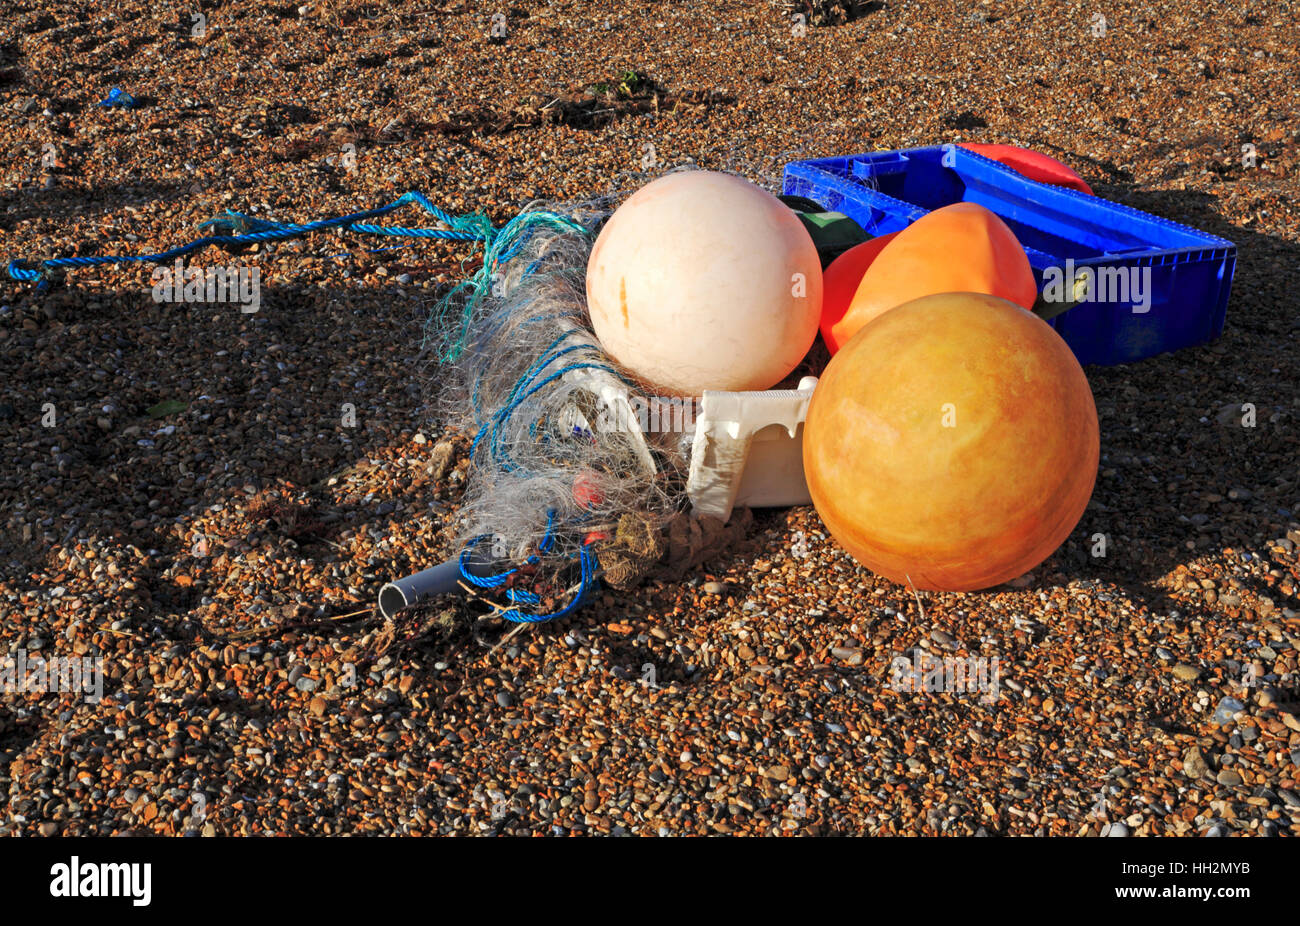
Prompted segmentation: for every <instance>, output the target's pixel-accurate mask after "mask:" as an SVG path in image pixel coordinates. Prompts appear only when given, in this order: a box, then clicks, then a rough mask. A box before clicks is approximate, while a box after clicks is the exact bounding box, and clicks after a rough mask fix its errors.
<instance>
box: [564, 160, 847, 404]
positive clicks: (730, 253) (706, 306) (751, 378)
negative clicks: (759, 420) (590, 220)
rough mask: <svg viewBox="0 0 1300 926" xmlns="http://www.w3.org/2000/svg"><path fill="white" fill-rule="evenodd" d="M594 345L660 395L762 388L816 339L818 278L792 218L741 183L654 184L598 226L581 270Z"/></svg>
mask: <svg viewBox="0 0 1300 926" xmlns="http://www.w3.org/2000/svg"><path fill="white" fill-rule="evenodd" d="M587 304H588V308H589V310H590V312H591V323H592V327H593V328H594V330H595V332H596V336H597V337H598V338H600V342H601V345H602V346H603V347H604V348H605V350H606V352H608V353H609V354H610V355H611V356H612V357H614V359H615V360H617V361H618V362H619V363H621V364H623V365H624V366H625V367H627V368H628V369H630V370H631V371H632V372H633V373H635V374H637V375H638V376H640V377H641V378H643V379H645V380H646V381H647V382H649V383H651V384H653V385H655V386H657V387H659V388H661V389H663V390H665V392H666V393H667V394H671V395H691V396H697V395H700V394H701V393H703V392H704V390H706V389H722V390H729V391H747V390H761V389H767V388H769V387H771V386H773V385H775V384H776V383H778V382H780V381H781V380H782V379H784V378H785V377H786V376H787V375H789V373H790V371H791V370H793V369H794V368H795V367H796V366H797V365H798V364H799V362H800V361H801V360H803V358H804V355H805V354H807V352H808V349H809V348H810V347H811V346H812V342H813V338H815V337H816V335H817V323H818V320H819V318H820V315H821V304H822V271H821V262H820V260H819V259H818V256H817V249H816V247H815V246H814V244H813V242H812V238H811V237H809V235H808V232H807V231H806V230H805V229H804V227H803V223H801V222H800V221H799V219H798V217H796V216H795V214H794V212H793V211H791V210H790V209H789V208H788V207H787V206H785V205H784V204H783V203H782V202H781V201H780V200H778V199H777V198H776V197H775V196H773V195H771V194H770V193H768V192H767V191H765V190H763V189H760V188H759V187H757V186H755V185H754V184H752V183H750V182H749V181H747V180H744V179H741V178H740V177H733V176H731V175H729V174H720V173H714V172H710V171H685V172H680V173H673V174H669V175H667V176H664V177H660V178H659V179H658V180H655V181H654V182H653V183H650V184H648V185H647V186H645V187H643V188H642V189H640V190H638V191H637V192H636V193H634V194H633V195H632V196H631V197H630V198H629V199H628V200H627V202H625V203H624V204H623V205H622V206H621V207H619V209H618V210H617V211H616V212H615V213H614V215H613V216H611V217H610V219H609V221H608V222H607V223H606V225H605V227H604V229H603V230H602V231H601V233H600V237H599V238H598V239H597V241H596V244H595V247H594V248H593V249H592V252H591V258H590V260H589V261H588V262H587Z"/></svg>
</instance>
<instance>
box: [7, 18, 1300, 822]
mask: <svg viewBox="0 0 1300 926" xmlns="http://www.w3.org/2000/svg"><path fill="white" fill-rule="evenodd" d="M1099 9H1100V8H1098V10H1099ZM1098 10H1095V9H1094V7H1093V6H1092V5H1089V4H1080V3H1073V2H1066V3H1047V2H1043V0H1021V2H1015V0H987V2H970V3H952V2H939V0H889V2H887V3H885V2H871V3H840V4H827V3H810V4H803V5H800V4H797V3H785V2H759V0H755V2H732V0H723V2H718V3H699V2H663V3H652V2H629V3H623V4H617V5H613V4H605V3H579V2H567V0H556V2H552V3H546V2H540V0H538V2H528V3H523V4H520V5H501V7H500V9H499V10H498V9H497V8H496V7H493V6H492V5H491V4H486V5H485V4H478V3H467V2H462V0H454V2H445V0H433V2H429V3H415V2H412V0H396V2H393V3H389V4H367V3H363V2H360V0H337V2H311V3H306V4H299V3H296V2H287V3H284V4H281V5H274V4H271V5H267V4H262V3H255V2H248V0H225V2H223V3H220V4H219V5H212V6H211V7H210V8H209V7H206V6H205V11H204V13H203V14H201V16H200V19H201V22H200V21H198V20H195V19H193V18H192V17H191V14H190V13H189V12H184V11H182V10H181V9H180V8H175V9H173V8H160V7H158V6H156V5H150V4H142V3H139V2H138V0H123V2H121V3H118V4H114V5H112V7H111V11H110V10H108V8H104V7H101V6H99V5H94V4H90V5H82V4H75V3H59V2H53V3H51V2H36V0H0V126H3V129H4V131H3V132H0V256H3V259H4V261H5V262H6V263H7V262H8V261H10V260H25V261H35V260H39V259H42V258H47V257H66V256H74V255H97V254H147V253H154V252H159V251H162V250H165V249H166V248H168V247H171V246H174V245H177V244H181V243H185V242H188V241H190V240H192V239H193V238H195V237H197V236H198V235H199V234H200V232H199V231H198V230H197V229H196V226H197V225H198V224H199V223H201V222H203V221H205V220H207V219H210V218H212V217H213V216H215V215H217V214H219V213H221V212H223V211H224V210H227V209H231V210H235V211H238V212H241V213H245V214H249V215H253V216H256V217H259V218H268V219H274V220H277V221H303V222H306V221H310V220H312V219H316V218H321V217H325V216H336V215H343V214H347V213H351V212H355V211H358V210H360V209H364V208H372V207H374V206H377V205H381V204H384V203H388V202H391V201H393V200H395V199H396V198H398V197H399V196H400V195H401V194H403V193H405V192H407V191H410V190H418V191H420V192H422V193H424V194H425V195H426V196H427V197H428V198H429V199H430V200H431V201H432V202H433V203H435V204H436V205H438V206H439V207H441V208H443V209H446V210H447V211H448V212H451V213H461V212H472V211H476V210H478V211H482V212H484V213H485V214H486V215H488V216H489V217H490V218H491V219H492V220H493V221H494V222H496V223H502V222H505V221H506V220H508V219H509V218H510V217H512V216H513V215H515V214H516V213H517V212H518V211H519V209H520V208H521V207H523V206H524V205H525V204H526V203H529V202H531V201H534V200H545V201H552V202H581V201H588V200H592V199H595V198H597V197H601V196H606V195H609V194H611V193H612V192H613V191H617V190H627V189H631V188H635V186H637V185H638V184H639V183H640V182H644V180H645V179H648V178H649V177H652V176H655V175H656V174H657V173H658V172H661V171H662V170H664V169H667V168H669V167H672V166H675V165H679V164H683V163H686V162H693V163H695V164H697V165H699V166H701V167H705V168H710V169H721V170H730V171H734V172H738V173H741V174H744V175H745V176H748V177H750V178H751V179H753V180H755V181H758V182H760V183H762V184H763V185H765V186H768V187H773V186H775V185H777V184H779V177H780V170H781V167H782V165H783V164H784V163H786V162H787V161H790V160H794V159H798V158H811V157H825V156H831V155H840V154H850V153H857V152H863V151H872V150H876V149H898V148H906V147H912V146H917V145H926V144H935V143H939V142H946V141H952V142H957V141H968V142H998V143H1008V144H1015V145H1021V146H1025V147H1029V148H1034V149H1037V150H1039V151H1042V152H1044V153H1047V154H1050V155H1051V156H1053V157H1055V158H1058V159H1060V160H1061V161H1064V162H1065V163H1067V164H1069V165H1071V166H1072V167H1074V168H1075V169H1076V170H1077V171H1078V172H1079V173H1080V174H1081V175H1082V176H1083V177H1084V178H1085V179H1086V180H1087V182H1088V183H1089V184H1090V185H1091V186H1092V188H1093V190H1094V191H1095V193H1096V194H1097V195H1098V196H1100V197H1104V198H1106V199H1111V200H1114V201H1116V202H1120V203H1124V204H1126V205H1129V206H1132V207H1134V208H1137V209H1140V210H1143V211H1146V212H1150V213H1153V214H1156V215H1159V216H1163V217H1166V218H1168V219H1172V220H1174V221H1177V222H1181V223H1184V224H1187V225H1190V226H1193V227H1195V228H1198V229H1203V230H1205V231H1207V232H1210V233H1212V234H1215V235H1219V236H1221V237H1224V238H1227V239H1229V240H1231V241H1233V242H1234V243H1235V244H1236V245H1237V248H1238V263H1237V267H1236V277H1235V280H1234V282H1233V288H1232V296H1231V301H1230V302H1229V305H1228V312H1227V322H1226V326H1225V328H1224V332H1223V335H1222V336H1221V337H1220V338H1218V339H1217V340H1215V341H1214V342H1212V343H1210V344H1207V345H1204V346H1201V347H1194V348H1189V349H1186V350H1183V351H1180V352H1178V353H1175V354H1165V355H1162V356H1159V357H1155V358H1152V359H1149V360H1144V361H1142V362H1140V363H1135V364H1126V365H1121V366H1113V367H1101V366H1089V367H1086V368H1085V371H1086V373H1087V376H1088V381H1089V384H1090V386H1091V388H1092V391H1093V394H1094V397H1095V400H1096V405H1097V411H1098V416H1099V419H1100V427H1101V463H1100V470H1099V473H1098V477H1097V483H1096V488H1095V490H1094V493H1093V496H1092V500H1091V502H1090V503H1089V506H1088V509H1087V511H1086V512H1085V513H1084V515H1083V518H1082V520H1081V521H1080V523H1079V525H1078V527H1076V529H1075V531H1074V533H1073V534H1072V535H1071V536H1070V537H1069V539H1068V540H1067V541H1066V542H1065V543H1064V544H1063V545H1062V546H1061V548H1060V549H1059V550H1058V551H1057V552H1056V553H1055V554H1054V555H1053V556H1052V557H1050V558H1049V559H1048V560H1047V561H1046V562H1044V563H1042V564H1041V565H1040V566H1038V567H1037V568H1035V569H1034V570H1033V571H1032V572H1031V573H1030V574H1028V575H1026V576H1023V577H1021V578H1019V579H1016V580H1014V581H1013V582H1011V583H1009V584H1006V585H1002V586H999V587H997V588H995V589H992V590H989V591H985V592H974V593H941V592H924V591H922V592H914V591H913V590H912V589H910V588H908V587H906V586H900V585H897V584H895V583H892V582H889V581H888V580H885V579H883V578H878V577H876V576H874V575H873V574H872V573H871V572H869V571H868V570H866V569H864V568H863V567H861V566H859V565H857V564H856V563H855V562H854V561H853V559H852V558H851V557H849V556H848V554H847V553H845V552H844V551H843V550H841V549H840V548H839V547H838V546H837V545H836V544H835V542H834V541H833V540H832V539H831V537H830V536H829V534H828V533H827V531H826V529H825V527H824V526H823V525H822V523H821V521H820V519H819V518H818V516H817V513H816V511H815V510H814V509H813V508H812V507H797V508H788V509H765V510H755V511H753V512H752V514H748V515H745V516H744V517H743V518H742V517H741V516H740V515H738V516H737V520H738V522H741V525H742V526H741V527H740V528H738V529H737V530H736V531H735V532H734V536H733V538H732V542H730V543H729V544H728V545H727V546H726V548H725V549H723V550H721V551H720V552H719V553H718V554H717V555H716V556H714V557H713V558H711V559H709V560H708V561H706V562H704V563H702V564H700V565H698V566H695V567H693V568H691V569H688V570H686V571H685V572H684V574H681V575H668V574H652V576H651V577H650V578H649V579H648V580H647V581H646V582H645V583H643V584H642V585H641V586H640V587H638V588H636V589H633V590H631V591H614V590H610V589H606V590H603V591H600V592H598V593H596V595H595V597H594V598H593V600H592V601H591V602H590V603H589V604H588V605H587V606H585V607H584V608H582V609H581V610H579V611H577V612H576V613H574V614H572V615H571V616H567V617H565V618H563V619H561V620H557V621H553V622H549V623H543V624H538V625H535V626H524V627H522V628H516V627H514V626H512V625H510V624H506V623H504V622H501V621H493V620H491V619H487V620H484V619H482V618H481V614H482V609H481V608H480V609H479V610H477V611H476V610H474V609H473V608H472V607H471V606H469V605H467V604H465V603H463V602H461V603H457V602H452V601H448V602H445V603H442V604H440V605H439V606H436V607H422V608H420V609H417V610H416V611H415V612H413V613H411V614H409V615H406V616H405V617H404V618H403V620H401V621H397V622H395V623H387V622H385V621H384V620H383V619H382V618H381V616H380V615H379V613H378V610H377V609H376V607H375V598H376V595H377V594H378V591H379V588H380V587H381V586H382V585H383V583H385V582H386V581H388V580H390V579H392V578H395V577H399V576H404V575H406V574H408V573H411V572H414V571H416V570H419V569H422V568H425V567H426V566H429V565H432V564H435V563H437V562H441V561H443V560H444V559H446V558H447V557H448V556H450V555H452V554H453V553H454V552H455V548H454V546H453V544H452V540H453V537H454V531H453V523H454V521H455V518H456V511H457V506H458V503H459V499H460V497H461V493H462V492H463V490H464V486H465V484H466V481H467V480H469V479H472V478H473V474H472V472H471V471H470V470H469V467H468V456H467V454H468V450H469V437H468V436H467V435H465V434H462V433H459V432H455V431H453V430H451V429H448V428H447V427H446V426H445V423H444V422H443V421H442V420H441V419H440V417H439V402H438V389H439V384H440V380H439V373H438V369H437V366H436V364H434V363H433V362H432V361H431V360H430V359H429V357H428V356H427V354H421V350H420V348H421V338H422V326H423V323H424V320H425V318H426V317H427V316H428V313H429V310H430V308H431V306H432V305H433V304H434V301H435V299H436V296H437V294H438V293H439V292H440V290H441V288H443V287H445V286H446V285H447V284H448V283H454V282H456V281H457V280H459V279H461V278H463V277H464V276H466V275H468V274H469V273H471V272H473V270H475V269H476V267H477V265H476V263H475V261H476V254H477V253H478V252H477V251H476V249H475V248H474V247H472V246H470V245H466V244H459V243H454V242H427V243H417V244H414V245H404V246H391V247H390V246H387V245H385V244H384V243H382V242H381V243H380V244H375V243H374V240H373V239H363V238H360V237H358V236H348V235H341V234H333V233H329V234H325V233H322V234H319V235H314V236H310V237H305V238H302V239H299V240H294V241H290V242H285V243H279V244H271V245H256V246H254V247H252V248H249V249H248V250H246V251H243V252H241V253H239V254H238V255H227V254H223V253H221V252H220V251H217V250H213V251H211V252H205V254H204V255H203V257H202V258H200V259H201V260H204V261H208V262H212V263H214V264H215V263H223V264H224V263H232V264H234V263H237V264H239V265H240V266H243V267H256V268H257V269H258V272H259V274H260V281H261V302H260V305H259V307H258V309H257V311H256V312H245V311H242V310H241V307H240V306H239V305H237V304H216V303H201V304H191V303H170V302H161V303H160V302H158V301H155V300H154V299H153V298H151V283H150V271H149V268H148V267H142V266H125V267H111V266H110V267H91V268H85V269H77V270H74V271H71V272H69V273H68V274H67V277H66V280H64V281H63V282H56V283H55V284H53V285H51V286H50V287H49V288H48V289H45V290H39V291H38V290H37V289H36V287H35V286H33V285H32V284H28V283H19V282H14V281H11V280H9V279H7V278H5V279H0V459H3V462H4V465H3V466H0V656H2V655H3V654H4V653H6V652H7V653H9V654H10V656H11V657H15V658H16V657H17V655H18V654H19V653H20V652H21V653H22V654H23V655H24V658H25V659H27V660H29V661H30V660H34V659H36V658H37V657H40V658H43V659H46V660H50V659H53V658H55V657H65V658H71V657H77V658H91V659H94V658H99V659H100V660H102V669H103V680H102V682H103V684H102V689H103V690H102V698H100V699H98V700H94V701H93V703H92V701H91V700H88V699H87V698H86V696H85V695H84V694H83V693H81V692H75V691H74V692H67V691H49V690H45V691H36V692H30V691H29V692H3V693H0V834H4V835H20V834H21V835H37V834H39V835H42V836H53V835H82V836H84V835H116V834H131V835H191V836H218V835H231V836H233V835H255V834H258V835H269V834H274V835H330V836H338V835H493V834H508V835H552V836H569V835H582V834H587V835H596V834H600V835H619V836H622V835H632V836H653V835H709V834H735V835H754V836H759V835H761V836H782V835H920V836H990V837H993V836H1020V835H1048V836H1080V837H1087V836H1107V837H1110V836H1132V837H1138V836H1224V837H1228V836H1294V835H1300V664H1298V663H1300V652H1298V651H1300V589H1298V585H1300V467H1298V465H1297V460H1300V392H1298V391H1297V383H1300V351H1297V347H1300V315H1297V312H1296V298H1295V295H1296V292H1297V291H1298V290H1300V259H1298V258H1300V243H1298V242H1300V233H1298V232H1297V229H1298V228H1300V210H1298V209H1297V207H1296V200H1297V197H1298V196H1300V160H1298V155H1297V152H1298V151H1300V123H1298V122H1297V96H1296V93H1295V81H1296V76H1297V67H1298V66H1300V52H1297V47H1300V42H1298V41H1297V39H1298V38H1300V35H1298V33H1297V28H1296V25H1295V23H1296V17H1297V14H1298V13H1300V10H1297V8H1296V5H1295V4H1293V3H1290V2H1286V0H1278V2H1271V3H1267V4H1264V3H1244V4H1235V5H1232V6H1231V7H1228V8H1223V9H1219V8H1209V7H1195V6H1189V5H1187V4H1185V3H1179V2H1172V0H1171V2H1152V3H1115V4H1110V5H1108V6H1107V7H1106V8H1105V9H1104V10H1100V12H1103V13H1104V20H1105V25H1104V28H1102V29H1100V30H1099V29H1098V21H1097V20H1095V19H1094V18H1093V17H1094V14H1096V13H1098ZM498 17H499V18H498ZM1099 31H1100V33H1101V34H1098V33H1099ZM114 87H117V88H120V89H121V91H123V92H125V93H128V94H130V95H131V96H132V97H133V98H134V105H131V106H125V107H124V106H106V105H100V103H101V101H104V100H106V99H107V98H108V96H109V93H110V91H111V90H112V88H114ZM1243 146H1245V147H1243ZM422 218H423V217H418V218H417V217H416V216H414V215H413V214H407V213H402V214H399V215H398V216H396V217H395V220H410V222H411V224H419V222H420V219H422ZM945 659H946V660H947V662H946V663H945V662H944V660H945ZM975 661H978V664H979V665H980V666H982V667H984V668H986V669H991V670H992V672H993V673H994V678H995V684H993V685H992V690H989V686H987V685H986V686H983V687H982V688H981V690H974V689H973V687H972V686H966V688H967V689H970V690H964V689H963V687H962V686H960V685H952V684H945V685H944V686H942V690H926V686H925V685H924V684H921V685H914V686H911V687H910V688H909V687H907V686H900V685H898V684H896V683H895V682H896V680H897V677H898V673H899V671H900V668H899V667H900V665H901V666H903V667H904V671H907V667H909V666H910V667H912V668H914V669H916V670H917V672H918V673H919V674H921V675H924V673H925V669H926V667H932V666H934V665H935V664H936V663H937V664H939V665H943V666H945V667H947V668H948V669H949V674H951V667H953V666H956V665H958V664H960V665H967V666H970V665H975V664H976V662H975Z"/></svg>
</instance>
